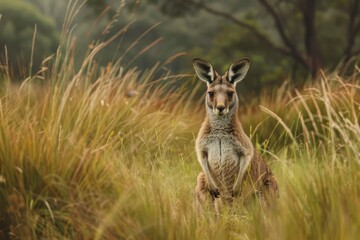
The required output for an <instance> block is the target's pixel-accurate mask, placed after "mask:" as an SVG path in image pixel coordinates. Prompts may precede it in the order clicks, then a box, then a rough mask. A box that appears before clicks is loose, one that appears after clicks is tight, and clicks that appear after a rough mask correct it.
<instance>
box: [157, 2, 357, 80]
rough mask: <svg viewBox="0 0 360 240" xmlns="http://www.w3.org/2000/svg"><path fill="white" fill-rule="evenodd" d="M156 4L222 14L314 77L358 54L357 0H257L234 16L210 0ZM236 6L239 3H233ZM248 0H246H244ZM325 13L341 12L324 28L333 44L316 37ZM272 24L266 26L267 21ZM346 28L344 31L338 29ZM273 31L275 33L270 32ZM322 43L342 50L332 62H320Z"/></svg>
mask: <svg viewBox="0 0 360 240" xmlns="http://www.w3.org/2000/svg"><path fill="white" fill-rule="evenodd" d="M157 2H158V3H159V4H160V5H169V2H172V3H173V4H174V5H179V4H180V3H181V4H182V5H183V6H185V7H186V6H187V7H188V9H193V8H194V7H195V8H197V9H198V10H199V9H200V10H204V11H206V12H208V13H210V14H212V15H214V16H217V17H219V18H223V19H226V20H228V21H229V22H231V23H233V24H234V25H235V26H237V27H239V28H241V29H245V30H247V31H248V32H249V33H251V34H252V35H253V36H254V37H256V38H257V39H258V40H260V41H261V42H262V43H263V44H264V45H265V46H266V47H268V48H271V49H273V50H274V51H276V52H279V53H281V54H282V55H285V56H288V57H290V58H292V59H293V60H294V61H295V62H296V63H297V64H298V65H300V66H302V67H303V68H305V69H306V70H307V71H308V72H309V73H311V75H312V76H313V77H314V76H316V75H317V74H318V72H319V70H320V69H321V68H323V67H327V68H332V69H334V67H335V66H336V65H338V64H340V65H341V67H340V68H339V71H340V73H341V72H344V70H346V66H347V65H348V64H349V62H350V61H351V59H352V58H353V57H355V56H358V55H359V54H360V47H358V48H356V46H359V45H360V44H357V43H359V35H360V0H348V1H342V0H329V1H322V0H296V1H295V0H292V1H285V0H277V1H275V0H273V1H270V0H257V1H256V2H254V3H251V4H253V8H252V9H260V8H259V7H260V6H261V10H260V11H262V12H259V10H257V12H256V11H253V14H251V13H249V14H243V15H242V16H241V17H238V15H236V14H235V13H234V12H231V11H226V10H223V9H221V8H216V7H213V5H212V1H207V2H206V1H196V0H172V1H164V2H163V1H160V0H159V1H157ZM237 4H238V8H241V4H245V1H244V2H243V3H241V2H240V3H239V2H238V3H237ZM246 4H249V3H246ZM326 14H333V15H341V18H339V19H341V21H342V26H343V27H342V28H340V29H339V28H334V26H331V25H330V24H328V25H326V28H327V29H326V31H332V33H333V34H337V35H338V36H337V37H338V39H345V41H341V40H339V41H337V42H336V43H335V44H336V46H335V45H334V46H328V45H327V44H326V43H325V44H324V42H323V39H319V34H318V33H319V32H322V31H324V29H319V26H320V25H323V26H324V24H322V23H320V21H321V20H322V19H321V18H322V17H324V15H326ZM269 21H271V22H272V23H273V24H272V26H271V28H270V31H269V28H268V23H269ZM294 29H296V32H295V31H294ZM343 29H346V31H345V32H341V31H342V30H343ZM274 33H276V34H275V35H274ZM340 44H342V45H341V46H339V45H340ZM324 46H327V47H330V48H329V49H327V51H329V50H331V49H332V48H339V47H341V48H342V49H343V50H342V51H341V54H339V55H338V56H337V58H336V61H335V62H332V64H330V65H331V66H330V65H324V63H325V62H327V61H326V57H327V56H326V55H327V53H326V50H325V49H324Z"/></svg>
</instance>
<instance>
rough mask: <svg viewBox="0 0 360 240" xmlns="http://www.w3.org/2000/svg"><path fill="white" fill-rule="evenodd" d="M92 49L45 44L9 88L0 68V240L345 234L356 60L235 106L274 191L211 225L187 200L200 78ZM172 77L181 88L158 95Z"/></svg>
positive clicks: (352, 205)
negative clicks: (110, 58)
mask: <svg viewBox="0 0 360 240" xmlns="http://www.w3.org/2000/svg"><path fill="white" fill-rule="evenodd" d="M102 47H103V45H101V43H100V44H99V45H97V46H96V47H94V50H92V52H90V53H89V54H88V56H87V57H86V58H85V59H84V63H83V66H82V67H81V68H80V70H75V68H74V66H73V65H72V62H73V61H72V59H71V57H70V56H71V52H70V51H69V52H66V51H59V52H58V53H57V56H56V57H54V59H52V60H51V61H50V60H48V61H49V62H52V64H51V65H49V66H48V68H47V69H46V68H43V70H42V71H41V72H39V73H37V74H31V77H29V78H27V79H26V80H25V81H24V82H22V83H21V85H20V84H16V83H13V81H12V80H11V79H10V77H9V76H8V74H7V71H6V69H5V70H4V71H3V72H2V74H1V75H0V79H1V87H0V94H1V95H0V214H1V215H0V239H357V238H358V236H359V234H360V230H359V229H360V184H359V182H360V153H359V152H360V151H359V150H360V144H359V143H360V126H359V113H360V87H359V82H360V76H359V70H358V69H356V70H355V72H354V75H353V76H352V77H351V78H349V79H341V78H339V77H337V76H335V75H323V76H321V77H320V78H319V79H317V80H316V81H314V82H315V83H311V84H308V85H307V86H306V87H305V88H304V89H303V90H302V91H294V90H291V89H290V88H289V87H288V86H286V85H284V86H283V87H282V88H279V89H278V90H277V91H276V92H273V93H272V94H263V95H262V96H260V100H259V101H260V104H252V105H251V106H241V111H240V112H239V114H240V118H241V120H242V122H243V125H244V129H245V131H246V132H247V133H248V134H249V135H250V136H251V138H252V142H253V143H254V145H255V146H256V147H257V149H258V150H259V151H260V152H261V153H262V154H263V156H264V157H265V158H266V159H267V162H268V163H269V164H270V166H271V168H272V169H273V172H274V174H275V176H276V178H277V180H278V183H279V189H280V198H279V200H278V202H277V205H276V206H273V207H271V208H269V209H261V208H260V206H259V205H258V204H257V203H256V202H254V204H251V205H246V206H244V205H243V204H240V203H239V204H238V205H236V206H234V207H233V209H232V211H231V212H230V213H226V214H223V215H221V216H220V218H219V219H217V220H216V219H215V215H214V212H213V210H212V209H211V208H209V209H205V211H204V212H203V213H201V214H199V215H197V214H196V211H195V209H194V188H195V183H196V176H197V174H198V172H199V171H200V166H199V165H198V163H197V160H196V156H195V152H194V139H195V136H196V134H197V131H198V129H199V127H200V124H201V121H202V119H203V118H204V116H205V112H204V110H203V108H204V107H203V103H202V100H201V99H200V100H199V98H198V97H196V96H197V95H196V92H197V91H198V90H199V89H200V90H201V88H204V86H202V85H197V87H195V88H194V89H193V90H191V91H189V90H188V89H189V83H188V82H190V81H192V80H191V78H190V77H189V78H172V77H171V76H168V77H165V78H163V79H159V80H156V79H154V78H155V77H154V76H155V75H154V72H155V71H156V70H157V68H156V67H155V68H154V69H150V70H148V71H145V72H139V71H136V70H131V69H130V70H126V71H125V70H123V69H122V68H121V67H120V64H119V63H114V64H112V65H108V66H107V67H106V68H99V67H97V66H96V64H95V62H94V61H93V59H92V56H94V55H95V54H96V51H98V50H99V49H101V48H102ZM61 54H63V55H61ZM60 55H61V56H60ZM44 66H46V62H45V65H44ZM174 81H183V83H181V84H182V86H183V88H182V89H176V90H171V84H172V83H173V82H174ZM244 81H246V79H245V80H244ZM239 87H241V85H240V86H239Z"/></svg>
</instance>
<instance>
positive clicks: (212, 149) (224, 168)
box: [205, 135, 242, 175]
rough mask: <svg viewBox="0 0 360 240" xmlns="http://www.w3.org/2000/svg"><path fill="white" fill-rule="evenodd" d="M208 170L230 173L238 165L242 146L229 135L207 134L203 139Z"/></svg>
mask: <svg viewBox="0 0 360 240" xmlns="http://www.w3.org/2000/svg"><path fill="white" fill-rule="evenodd" d="M205 146H206V149H207V154H208V162H209V167H210V170H211V171H212V173H213V174H215V175H219V174H230V173H231V172H232V171H233V170H235V168H236V167H237V166H238V165H239V161H240V157H241V154H242V146H241V144H240V143H239V142H238V141H237V140H236V139H235V137H234V136H231V135H220V136H219V135H217V136H212V135H209V136H208V137H207V138H206V140H205Z"/></svg>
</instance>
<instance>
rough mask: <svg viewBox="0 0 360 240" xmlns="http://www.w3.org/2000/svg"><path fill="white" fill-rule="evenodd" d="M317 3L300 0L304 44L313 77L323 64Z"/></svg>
mask: <svg viewBox="0 0 360 240" xmlns="http://www.w3.org/2000/svg"><path fill="white" fill-rule="evenodd" d="M315 4H316V0H299V9H300V11H301V13H302V16H303V23H304V30H305V36H304V45H305V51H306V58H307V64H308V68H309V70H310V72H311V75H312V76H313V77H315V76H316V75H317V74H318V73H319V71H320V69H321V66H322V63H321V56H320V51H319V44H318V41H317V36H316V29H315Z"/></svg>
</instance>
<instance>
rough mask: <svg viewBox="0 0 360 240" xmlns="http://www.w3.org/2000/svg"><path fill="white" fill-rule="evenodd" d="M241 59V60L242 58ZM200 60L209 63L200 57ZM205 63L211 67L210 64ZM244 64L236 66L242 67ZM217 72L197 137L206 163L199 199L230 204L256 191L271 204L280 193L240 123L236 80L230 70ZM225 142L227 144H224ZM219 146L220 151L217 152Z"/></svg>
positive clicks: (201, 159)
mask: <svg viewBox="0 0 360 240" xmlns="http://www.w3.org/2000/svg"><path fill="white" fill-rule="evenodd" d="M235 63H238V62H235ZM240 63H241V64H242V62H241V61H240ZM200 64H201V65H205V64H208V63H207V62H205V61H203V60H200ZM194 66H195V65H194ZM205 66H209V67H208V68H209V69H210V70H211V69H212V66H211V65H210V64H209V65H205ZM232 66H233V65H232ZM242 66H243V65H242ZM242 66H240V67H237V68H234V69H241V67H242ZM200 67H202V66H200ZM210 67H211V68H210ZM203 69H206V68H205V67H202V68H200V70H198V71H197V73H198V75H199V74H200V75H199V77H200V78H202V80H204V79H205V80H206V79H207V77H208V75H206V72H205V73H204V71H203ZM195 70H197V68H196V66H195ZM210 70H209V71H210ZM229 71H230V70H229ZM234 71H236V70H234ZM234 71H233V72H232V73H231V74H232V75H233V76H234V75H235V74H237V75H238V76H241V74H246V71H247V70H246V71H243V72H241V71H240V72H234ZM239 73H241V74H239ZM209 76H211V75H209ZM214 76H215V77H214V78H213V80H212V81H211V79H210V78H209V82H208V89H207V91H208V93H211V95H209V96H207V97H206V108H207V116H206V118H205V120H204V122H203V124H202V126H201V128H200V131H199V133H198V136H197V139H196V150H197V153H198V160H199V163H200V164H201V166H202V167H203V171H202V172H200V173H199V175H198V178H197V186H196V188H195V192H196V197H197V200H198V202H199V203H200V204H204V203H205V202H215V207H216V208H218V206H217V205H218V202H222V203H224V204H226V205H229V204H230V205H231V203H232V202H233V199H234V197H241V198H244V199H245V198H247V197H248V196H251V195H253V194H254V193H256V195H257V196H259V198H260V199H261V200H262V202H264V203H265V204H266V205H269V204H270V203H271V200H272V199H274V198H276V197H277V196H278V186H277V182H276V179H275V178H274V176H273V174H272V172H271V170H270V168H269V166H268V165H267V164H266V162H265V161H264V159H263V158H262V157H261V156H260V154H258V153H257V151H256V150H255V149H254V147H253V145H252V143H251V141H250V139H249V137H248V136H247V135H246V134H245V132H244V130H243V128H242V126H241V123H240V121H239V118H238V115H237V110H238V97H237V96H236V89H235V84H236V81H235V82H230V80H229V79H228V72H227V73H225V74H224V75H223V76H219V75H218V74H217V73H216V72H214ZM241 79H242V78H241ZM241 79H240V80H241ZM206 81H207V80H206ZM229 92H235V96H231V95H229ZM219 106H221V107H224V108H225V109H224V111H220V112H219V110H218V109H219ZM219 116H220V117H219ZM214 119H215V120H214ZM222 142H223V144H225V147H223V146H222V145H221V144H222ZM217 143H219V144H220V145H217ZM211 147H215V150H211V149H209V148H211ZM218 149H220V150H219V151H220V153H219V152H216V151H217V150H218ZM222 149H223V150H222ZM211 151H215V152H212V154H213V155H212V159H210V160H211V161H210V160H209V156H208V154H209V153H208V152H211ZM222 151H224V152H222ZM222 154H223V155H222ZM214 156H215V158H214ZM218 157H219V158H220V159H219V160H217V159H218ZM214 159H215V160H214ZM234 159H235V160H234ZM208 177H210V178H211V180H209V179H208ZM209 181H210V182H209Z"/></svg>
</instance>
